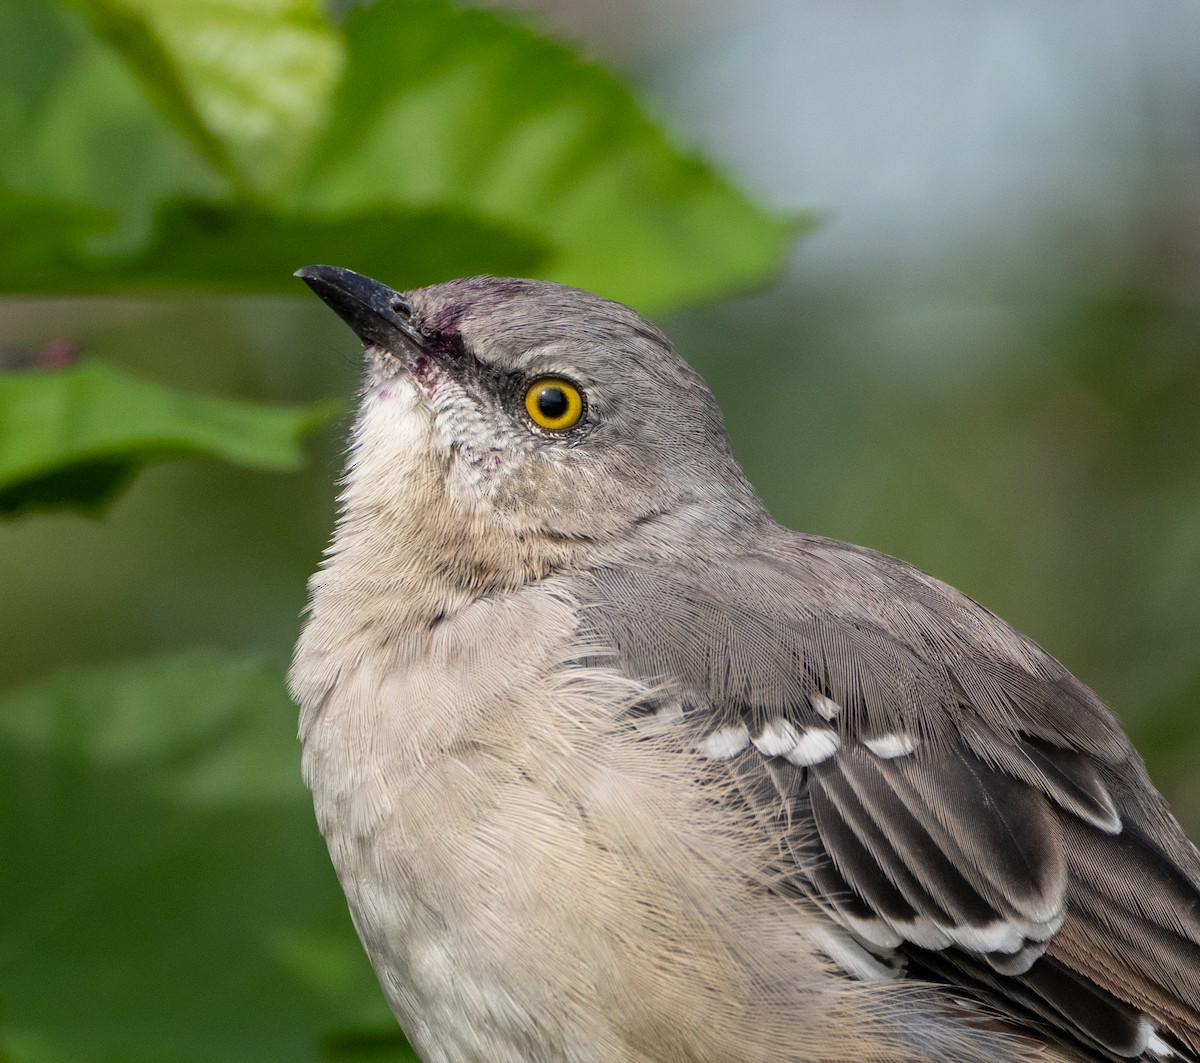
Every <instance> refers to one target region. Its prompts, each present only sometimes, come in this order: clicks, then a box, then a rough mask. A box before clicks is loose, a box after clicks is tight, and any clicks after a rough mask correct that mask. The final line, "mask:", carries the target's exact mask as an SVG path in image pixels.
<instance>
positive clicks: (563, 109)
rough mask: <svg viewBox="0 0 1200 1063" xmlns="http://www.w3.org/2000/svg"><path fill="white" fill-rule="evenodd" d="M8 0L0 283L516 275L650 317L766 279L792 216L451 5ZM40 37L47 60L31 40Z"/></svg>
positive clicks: (65, 287)
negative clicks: (340, 9) (333, 270)
mask: <svg viewBox="0 0 1200 1063" xmlns="http://www.w3.org/2000/svg"><path fill="white" fill-rule="evenodd" d="M62 4H63V6H62V7H59V8H55V7H53V6H51V5H50V4H49V2H48V0H6V7H5V9H4V11H3V12H0V137H2V138H3V139H4V142H5V143H6V144H7V145H8V146H9V150H8V151H7V152H6V153H4V155H3V156H2V157H0V228H3V232H4V235H6V236H7V238H8V239H7V240H6V244H5V248H6V254H5V256H4V259H3V261H0V290H7V291H21V292H47V291H53V292H97V291H102V292H103V291H113V290H130V289H142V288H145V287H146V286H155V287H160V288H161V287H172V288H189V289H190V288H194V287H196V286H198V285H202V286H204V287H206V288H213V287H217V288H221V289H224V290H229V289H236V290H239V291H243V292H244V291H248V290H257V291H272V290H273V291H278V290H285V289H286V286H287V284H288V278H289V276H290V274H291V272H292V270H293V269H295V268H296V267H298V266H300V265H304V264H305V263H307V262H311V261H324V262H337V263H339V264H344V265H347V266H351V267H353V268H356V269H360V270H364V271H367V272H371V273H374V274H376V275H378V276H380V277H381V278H382V279H385V280H387V281H388V282H389V283H391V284H393V285H396V286H400V287H406V286H410V285H416V284H426V283H431V282H434V281H438V280H444V279H447V278H448V277H451V276H460V275H463V274H470V273H482V272H490V273H501V274H504V273H522V274H533V275H539V276H546V277H550V278H552V279H556V280H562V281H566V282H569V283H573V284H578V285H581V286H583V287H591V288H595V289H597V290H600V291H602V292H604V293H605V294H608V295H612V296H615V297H618V298H623V299H626V300H627V301H630V302H633V303H636V304H638V305H639V306H641V307H643V308H646V307H648V306H650V305H651V304H657V305H662V304H664V303H674V302H681V301H687V300H695V299H700V298H704V297H706V296H710V295H713V294H715V293H717V292H722V291H725V290H727V289H728V288H729V287H742V286H747V285H752V284H756V283H759V282H761V281H763V280H765V279H766V277H767V276H768V275H769V274H770V273H771V272H772V271H773V270H775V269H776V268H777V267H778V265H779V263H780V261H781V259H782V256H783V254H784V253H785V251H786V249H787V247H788V245H789V244H790V242H791V239H792V237H793V236H794V235H795V233H796V232H797V230H798V228H799V225H800V221H799V219H796V218H792V219H783V218H778V217H773V216H770V215H768V214H766V213H765V212H763V211H761V210H760V209H758V208H756V207H755V206H753V205H752V204H751V203H750V202H749V201H748V200H747V199H746V198H745V197H744V196H743V195H742V194H741V193H739V192H738V191H737V190H736V189H734V188H733V186H732V185H731V184H729V183H728V182H727V181H725V180H724V179H722V178H721V177H720V176H719V175H717V174H715V173H714V172H713V171H712V170H711V169H710V168H708V167H707V166H706V165H705V164H704V163H702V162H701V161H699V160H698V159H696V158H693V157H691V156H688V155H686V154H683V153H680V152H679V151H678V150H676V149H675V148H674V147H673V146H672V145H671V144H670V143H669V141H668V139H667V138H666V137H665V136H664V134H663V133H662V132H661V131H659V130H658V129H657V128H656V127H655V126H654V125H653V124H652V123H651V122H650V121H649V120H648V119H647V118H646V117H645V116H644V115H643V114H642V113H641V112H640V111H639V110H638V108H637V106H636V105H635V103H634V102H633V100H632V98H631V97H630V95H629V93H628V91H627V90H626V89H625V88H624V87H623V86H622V85H621V84H620V82H619V81H618V80H617V79H616V78H614V77H613V76H612V75H610V74H608V73H606V72H604V71H603V70H601V69H600V68H599V67H596V66H594V65H591V64H588V63H585V62H583V61H581V60H580V59H579V58H578V57H576V56H575V55H574V54H573V53H572V52H570V51H569V50H568V49H567V48H566V47H564V46H562V45H560V44H556V43H553V42H551V41H548V40H545V39H542V38H540V37H538V36H537V35H536V34H534V33H533V32H531V31H530V30H528V29H526V28H523V27H520V26H517V25H515V24H512V23H510V22H506V21H504V20H503V19H502V18H501V17H499V16H497V15H495V14H493V13H487V12H481V11H472V10H460V9H458V8H455V7H453V6H451V4H450V3H449V0H377V2H376V3H373V4H370V5H363V6H362V7H360V8H358V9H356V10H355V11H354V12H353V13H352V14H351V16H350V17H349V19H348V21H347V22H346V24H345V26H344V27H334V26H332V25H330V24H328V23H327V22H325V21H324V20H323V19H322V18H321V17H320V15H319V11H318V3H317V0H274V2H273V3H271V4H265V5H264V4H252V3H247V2H246V0H122V2H121V3H116V2H114V0H62ZM31 48H33V49H36V51H37V53H38V54H37V55H35V56H31V55H29V54H28V52H29V51H30V49H31Z"/></svg>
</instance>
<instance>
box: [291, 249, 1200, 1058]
mask: <svg viewBox="0 0 1200 1063" xmlns="http://www.w3.org/2000/svg"><path fill="white" fill-rule="evenodd" d="M299 275H300V276H301V277H303V279H304V280H305V281H307V283H308V284H309V285H310V286H311V287H312V288H313V289H314V291H316V293H317V294H318V295H320V296H321V297H322V298H323V299H324V300H325V301H326V302H328V303H329V304H330V305H331V306H332V307H333V308H334V309H335V310H336V311H337V312H338V313H339V314H340V315H341V316H342V317H343V318H345V319H346V320H347V322H348V323H350V324H351V326H352V327H353V328H354V329H355V331H356V332H357V333H358V334H359V336H360V337H361V338H362V339H363V341H364V344H365V346H366V360H367V370H366V383H365V386H364V389H363V393H362V402H361V406H360V410H359V414H358V419H357V421H356V425H355V429H354V435H353V438H352V441H351V448H350V458H349V462H348V467H347V473H346V479H345V481H344V485H343V493H342V497H341V515H340V517H339V521H338V527H337V531H336V533H335V535H334V540H333V543H332V545H331V547H330V550H329V554H328V558H327V560H326V562H325V564H324V566H323V567H322V569H321V570H320V571H319V572H318V573H317V575H316V576H315V577H314V578H313V581H312V605H311V610H310V614H309V618H308V620H307V623H306V625H305V629H304V632H303V634H302V636H301V639H300V642H299V644H298V646H297V651H296V658H295V662H294V665H293V670H292V673H291V683H292V690H293V693H294V696H295V697H296V699H297V701H298V703H299V704H300V707H301V727H300V733H301V738H302V741H303V742H304V767H305V773H306V779H307V781H308V783H309V785H310V786H311V787H312V790H313V795H314V803H315V807H316V812H317V817H318V821H319V823H320V826H321V829H322V831H323V833H324V834H325V837H326V839H327V841H328V843H329V848H330V853H331V855H332V858H333V862H334V865H335V866H336V868H337V870H338V874H339V876H340V878H341V881H342V884H343V887H344V888H345V890H346V894H347V898H348V901H349V904H350V909H351V913H352V915H353V917H354V921H355V925H356V927H357V929H358V931H359V934H360V936H361V937H362V940H363V943H364V945H365V947H366V949H367V952H368V954H369V956H370V957H371V960H372V963H373V964H374V965H375V968H376V971H377V973H378V975H379V978H380V982H381V985H382V986H383V989H384V992H385V994H386V995H387V997H388V999H389V1002H390V1003H391V1005H392V1007H393V1009H394V1010H395V1012H396V1015H397V1017H398V1019H399V1020H400V1022H401V1024H402V1025H403V1027H404V1029H405V1031H406V1033H407V1035H408V1037H409V1039H410V1040H411V1041H412V1043H413V1045H414V1047H416V1049H417V1051H418V1052H419V1053H420V1054H421V1056H422V1058H423V1059H425V1060H427V1061H429V1063H435V1061H444V1063H467V1061H478V1063H483V1061H485V1060H486V1061H488V1063H504V1061H508V1060H512V1061H517V1060H524V1061H535V1063H552V1061H553V1063H557V1061H564V1063H565V1061H572V1063H590V1061H596V1063H599V1061H606V1063H614V1061H629V1063H634V1061H637V1063H650V1061H654V1063H710V1061H711V1063H718V1061H720V1063H759V1061H761V1063H766V1061H768V1060H771V1061H795V1063H800V1061H810V1060H811V1061H816V1060H821V1061H830V1063H832V1061H849V1060H871V1061H875V1063H900V1061H914V1063H915V1061H917V1060H921V1061H926V1063H937V1061H945V1063H949V1061H956V1063H964V1061H975V1060H989V1061H991V1060H995V1061H1000V1063H1002V1061H1006V1060H1033V1059H1043V1060H1056V1059H1057V1060H1132V1059H1136V1060H1144V1061H1159V1060H1168V1061H1169V1060H1193V1061H1194V1060H1197V1059H1200V856H1198V855H1197V852H1196V849H1195V848H1194V847H1193V846H1192V844H1191V843H1190V842H1189V841H1188V839H1187V838H1186V837H1185V835H1184V834H1183V832H1182V831H1181V829H1180V828H1179V826H1178V825H1177V823H1176V822H1175V820H1174V819H1173V818H1172V816H1171V814H1170V812H1169V811H1168V809H1167V807H1166V805H1165V803H1164V801H1163V799H1162V798H1161V797H1160V796H1159V794H1158V793H1157V791H1155V789H1154V788H1153V786H1152V784H1151V783H1150V781H1149V780H1148V778H1147V776H1146V772H1145V769H1144V767H1143V764H1142V761H1141V760H1140V758H1139V757H1138V755H1137V753H1136V752H1135V751H1134V749H1133V748H1132V747H1131V745H1130V743H1129V741H1128V740H1127V738H1126V737H1125V735H1124V734H1123V733H1122V731H1121V729H1120V727H1119V725H1118V724H1117V722H1116V721H1115V719H1114V718H1113V716H1112V715H1111V714H1110V713H1109V711H1108V710H1107V709H1106V708H1105V707H1104V706H1103V705H1102V704H1101V703H1100V701H1099V700H1098V699H1097V698H1096V696H1095V695H1094V694H1093V693H1092V692H1091V691H1090V690H1088V689H1087V688H1086V687H1084V686H1083V685H1082V684H1081V683H1079V682H1078V681H1077V680H1076V679H1074V678H1073V677H1072V676H1071V675H1070V674H1069V673H1068V672H1067V671H1066V670H1065V669H1064V668H1063V667H1062V666H1061V665H1059V664H1058V663H1057V662H1056V661H1054V660H1053V659H1052V658H1050V657H1049V656H1048V655H1047V654H1045V653H1044V652H1043V651H1042V650H1040V649H1039V648H1038V647H1037V646H1036V645H1034V644H1033V643H1032V642H1031V641H1029V640H1028V639H1026V638H1025V637H1024V636H1022V635H1021V634H1019V633H1018V632H1016V631H1014V630H1013V629H1012V628H1011V627H1009V626H1008V625H1006V624H1005V623H1004V622H1003V621H1001V620H1000V619H998V618H997V617H995V616H994V615H992V614H991V613H989V612H988V611H987V610H986V609H984V608H983V607H982V606H980V605H978V604H977V603H975V602H974V601H971V600H970V599H968V598H966V597H965V596H963V595H961V594H959V593H958V592H957V591H955V590H954V589H953V588H951V587H949V586H947V585H946V584H944V583H941V582H939V581H938V580H936V579H933V578H931V577H929V576H927V575H925V574H924V573H921V572H919V571H917V570H915V569H913V568H912V567H910V566H908V565H906V564H904V563H903V562H901V561H897V560H895V559H893V558H890V557H886V556H883V555H881V554H878V553H874V552H872V551H870V550H866V549H862V548H859V547H854V546H849V545H846V544H844V543H838V542H834V541H831V540H828V539H822V538H817V537H813V536H807V535H802V534H798V533H796V532H792V531H789V530H787V529H785V528H782V527H781V526H779V525H778V524H776V523H775V522H774V521H773V520H772V519H771V518H770V516H769V515H768V514H767V512H766V511H765V509H764V507H763V506H762V504H761V502H760V501H759V499H758V497H757V495H756V494H755V492H754V491H753V489H752V488H751V487H750V485H749V484H748V483H747V481H746V479H745V477H744V475H743V474H742V471H741V469H740V468H739V466H738V465H737V463H736V461H735V460H734V458H733V456H732V453H731V451H730V448H729V444H728V441H727V438H726V435H725V430H724V427H723V424H722V420H721V416H720V412H719V410H718V408H717V406H716V403H715V401H714V400H713V398H712V395H711V394H710V392H709V391H708V389H707V387H706V386H705V385H704V383H703V381H702V380H701V379H700V377H699V376H698V375H697V374H696V373H695V372H694V371H693V370H692V369H691V368H690V367H689V366H688V365H687V364H686V363H685V362H684V361H683V360H682V359H681V358H679V356H678V355H677V354H675V352H674V351H673V350H672V349H671V346H670V344H669V343H668V342H667V340H666V339H665V337H663V336H662V334H661V333H659V332H658V331H657V330H656V329H655V328H654V327H653V326H651V325H649V324H648V323H646V322H645V321H644V320H643V319H641V318H640V317H639V316H638V315H636V314H635V313H634V312H633V311H631V310H629V309H628V308H626V307H623V306H620V305H619V304H616V303H612V302H609V301H606V300H603V299H600V298H598V297H596V296H593V295H589V294H587V293H585V292H581V291H577V290H574V289H570V288H565V287H561V286H558V285H553V284H545V283H540V282H535V281H518V280H497V279H493V278H474V279H470V280H463V281H454V282H451V283H448V284H443V285H438V286H435V287H432V288H426V289H422V290H419V291H415V292H410V293H406V294H403V295H400V294H397V293H395V292H392V291H391V290H390V289H387V288H385V287H384V286H383V285H380V284H378V283H377V282H374V281H371V280H369V279H367V278H364V277H360V276H358V275H357V274H353V273H350V272H349V271H346V270H340V269H337V268H335V267H327V266H319V267H308V268H306V269H305V270H301V271H300V274H299ZM531 388H532V390H531ZM539 388H541V389H543V390H538V389H539ZM546 389H549V390H546ZM575 389H578V391H579V393H580V394H581V399H580V401H579V402H578V403H576V404H574V405H572V403H573V402H574V399H573V393H574V390H575ZM531 404H532V405H531ZM576 417H578V420H575V418H576ZM539 421H545V422H546V423H547V424H548V425H550V427H545V426H543V425H542V424H539Z"/></svg>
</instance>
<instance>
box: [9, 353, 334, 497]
mask: <svg viewBox="0 0 1200 1063" xmlns="http://www.w3.org/2000/svg"><path fill="white" fill-rule="evenodd" d="M336 408H340V406H339V405H338V404H333V405H331V404H329V403H322V404H318V405H315V406H310V407H306V408H297V409H280V408H276V407H271V406H263V405H258V404H254V403H247V402H238V401H234V400H232V399H220V398H213V397H210V396H204V395H195V394H191V393H188V392H183V391H175V390H171V389H169V388H164V387H161V386H159V385H157V384H152V383H149V382H147V381H144V380H139V379H137V378H136V377H132V376H129V375H127V374H125V373H122V372H120V371H119V370H117V369H114V368H112V367H111V366H106V365H103V364H101V363H98V362H81V363H80V364H79V365H76V366H73V367H72V368H70V369H64V370H60V371H54V372H47V371H42V370H31V371H18V372H9V373H0V514H5V515H11V514H13V513H17V512H21V511H23V510H27V509H32V508H36V507H46V506H72V507H75V508H80V509H86V510H95V509H99V508H101V507H103V506H104V505H105V504H106V503H107V502H109V501H111V500H112V498H113V496H114V494H115V493H116V492H117V491H118V490H119V489H120V488H121V487H122V486H123V485H124V484H125V483H126V482H127V481H128V479H129V478H130V477H131V476H132V475H133V474H134V472H136V470H137V469H138V468H139V467H141V466H142V465H144V464H145V463H147V462H149V461H156V460H164V459H167V458H174V457H179V456H181V455H186V454H198V455H205V456H209V457H215V458H221V459H223V460H225V461H228V462H232V463H233V464H236V465H244V466H247V467H249V468H253V469H262V470H264V471H288V470H292V469H297V468H299V467H300V466H301V464H302V462H303V453H302V451H301V449H300V440H301V438H302V437H303V436H304V434H305V433H306V432H308V431H309V430H310V429H312V428H314V427H316V426H317V425H318V424H320V423H322V422H323V421H324V420H326V419H327V418H328V417H330V416H332V415H333V413H334V412H335V409H336Z"/></svg>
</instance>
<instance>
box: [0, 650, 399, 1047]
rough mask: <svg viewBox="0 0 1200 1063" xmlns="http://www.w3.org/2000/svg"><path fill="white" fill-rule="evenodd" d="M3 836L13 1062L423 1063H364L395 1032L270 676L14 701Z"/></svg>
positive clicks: (1, 973)
mask: <svg viewBox="0 0 1200 1063" xmlns="http://www.w3.org/2000/svg"><path fill="white" fill-rule="evenodd" d="M0 836H2V837H3V838H4V839H5V853H4V860H3V861H0V896H3V897H4V899H5V903H4V905H3V908H2V909H0V1058H4V1059H5V1060H6V1063H117V1061H120V1063H210V1061H211V1063H272V1061H278V1063H322V1061H328V1060H329V1059H331V1058H334V1059H338V1060H345V1061H347V1063H350V1061H353V1060H357V1059H364V1060H365V1059H378V1060H380V1061H382V1060H384V1059H387V1060H389V1061H391V1063H401V1061H409V1060H412V1058H413V1057H412V1056H411V1054H410V1053H408V1052H407V1051H406V1050H404V1049H403V1048H402V1047H400V1046H401V1045H402V1042H394V1043H393V1044H392V1049H391V1051H390V1053H388V1054H379V1053H376V1054H374V1055H372V1054H371V1052H372V1051H374V1049H375V1048H376V1047H378V1046H379V1045H381V1044H384V1043H386V1041H387V1040H388V1039H389V1038H392V1037H394V1031H395V1024H394V1021H393V1020H392V1019H391V1018H390V1016H389V1015H388V1013H387V1010H386V1008H385V1006H384V1004H383V1001H382V997H381V995H380V993H379V990H378V987H377V986H376V985H375V982H374V978H373V975H372V973H371V969H370V967H369V965H368V964H367V961H366V959H365V957H364V955H363V953H362V950H361V948H360V946H359V944H358V941H357V939H356V938H355V936H354V932H353V930H352V928H351V926H350V921H349V918H348V916H347V914H346V910H345V902H344V900H343V899H342V897H341V894H340V891H339V890H338V886H337V883H336V881H335V879H334V876H333V873H332V871H331V869H330V865H329V860H328V857H327V855H326V854H325V852H324V846H323V845H322V843H321V840H320V838H319V836H318V835H317V831H316V828H315V825H314V822H313V817H312V811H311V805H310V802H309V799H308V795H307V794H306V793H305V791H304V789H303V787H302V785H301V783H300V767H299V750H298V747H297V744H296V740H295V709H294V708H293V707H292V705H291V704H290V703H289V701H288V698H287V695H286V693H285V692H284V688H283V683H282V678H281V676H280V675H279V674H278V672H277V671H276V670H274V669H273V668H270V667H268V666H266V665H264V664H262V663H260V662H257V661H252V660H243V659H237V658H231V657H223V656H218V655H205V656H201V655H194V656H190V657H185V658H180V659H175V660H166V661H156V662H148V663H140V664H132V665H123V666H121V667H117V668H107V669H102V670H98V671H94V672H90V673H76V674H70V675H61V676H58V677H56V678H54V679H51V680H49V681H47V682H44V683H41V684H38V685H35V686H32V687H29V688H27V689H25V690H22V691H19V692H16V693H12V694H9V695H7V696H5V697H3V698H0ZM356 1044H361V1045H363V1046H365V1047H364V1049H363V1051H362V1052H356V1051H355V1048H354V1046H355V1045H356ZM331 1052H332V1053H333V1054H331Z"/></svg>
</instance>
